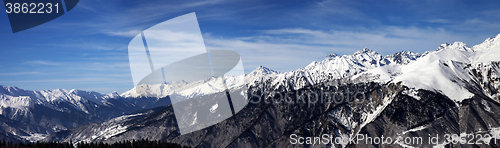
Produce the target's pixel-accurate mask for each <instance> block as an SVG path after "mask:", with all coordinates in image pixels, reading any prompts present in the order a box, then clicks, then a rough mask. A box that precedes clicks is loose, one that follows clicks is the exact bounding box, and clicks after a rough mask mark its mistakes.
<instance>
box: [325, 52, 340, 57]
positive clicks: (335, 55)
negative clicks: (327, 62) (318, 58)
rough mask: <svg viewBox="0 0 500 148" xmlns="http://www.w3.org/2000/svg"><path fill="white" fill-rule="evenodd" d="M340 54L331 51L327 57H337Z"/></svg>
mask: <svg viewBox="0 0 500 148" xmlns="http://www.w3.org/2000/svg"><path fill="white" fill-rule="evenodd" d="M337 56H338V55H337V54H336V53H335V52H334V53H331V54H329V55H327V56H326V57H327V58H334V57H337Z"/></svg>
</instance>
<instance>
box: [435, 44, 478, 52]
mask: <svg viewBox="0 0 500 148" xmlns="http://www.w3.org/2000/svg"><path fill="white" fill-rule="evenodd" d="M444 49H454V50H460V51H467V52H474V50H473V49H472V48H470V47H469V46H468V45H467V44H465V43H464V42H458V41H457V42H454V43H453V44H448V43H444V44H441V46H439V47H438V49H437V51H439V50H444Z"/></svg>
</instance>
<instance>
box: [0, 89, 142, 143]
mask: <svg viewBox="0 0 500 148" xmlns="http://www.w3.org/2000/svg"><path fill="white" fill-rule="evenodd" d="M138 109H139V108H137V107H135V105H134V104H131V103H129V102H127V101H125V100H123V99H121V98H120V96H119V95H118V94H116V93H112V94H101V93H97V92H89V91H82V90H75V89H73V90H70V91H68V90H64V89H56V90H42V91H31V90H23V89H20V88H17V87H11V86H0V115H1V117H2V118H3V119H4V120H5V121H4V125H3V127H2V128H1V129H0V130H1V131H3V132H6V133H10V134H12V135H13V136H10V138H11V139H16V141H36V140H41V139H43V138H45V136H47V135H48V134H50V133H53V132H56V131H60V130H67V129H70V128H73V127H76V126H78V125H81V124H87V123H92V122H102V121H105V120H107V119H110V118H112V117H116V116H119V115H123V114H126V113H131V112H133V111H136V110H138ZM9 123H22V124H9ZM1 131H0V132H1Z"/></svg>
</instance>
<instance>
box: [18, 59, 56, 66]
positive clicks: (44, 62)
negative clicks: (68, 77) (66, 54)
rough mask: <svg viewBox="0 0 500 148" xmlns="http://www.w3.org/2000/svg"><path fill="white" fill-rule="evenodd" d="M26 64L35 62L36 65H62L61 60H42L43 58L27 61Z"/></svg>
mask: <svg viewBox="0 0 500 148" xmlns="http://www.w3.org/2000/svg"><path fill="white" fill-rule="evenodd" d="M24 63H26V64H34V65H45V66H56V65H61V63H60V62H53V61H42V60H35V61H26V62H24Z"/></svg>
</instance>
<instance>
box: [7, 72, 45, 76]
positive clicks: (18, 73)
mask: <svg viewBox="0 0 500 148" xmlns="http://www.w3.org/2000/svg"><path fill="white" fill-rule="evenodd" d="M35 74H40V73H39V72H11V73H0V76H12V75H35Z"/></svg>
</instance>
